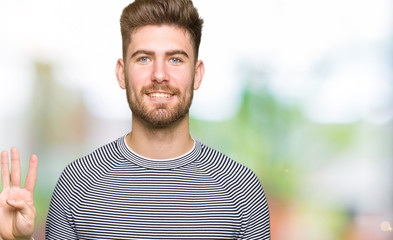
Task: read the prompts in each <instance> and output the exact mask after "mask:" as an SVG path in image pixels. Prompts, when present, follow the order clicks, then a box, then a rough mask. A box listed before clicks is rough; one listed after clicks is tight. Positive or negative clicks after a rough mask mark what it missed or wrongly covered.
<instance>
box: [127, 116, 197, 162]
mask: <svg viewBox="0 0 393 240" xmlns="http://www.w3.org/2000/svg"><path fill="white" fill-rule="evenodd" d="M126 143H127V145H128V147H129V148H130V149H132V151H134V152H135V153H137V154H139V155H141V156H144V157H146V158H151V159H157V160H159V159H170V158H176V157H178V156H181V155H183V154H185V153H187V152H189V151H190V150H191V149H192V147H193V146H194V140H193V139H192V138H191V135H190V132H189V122H188V114H187V115H186V116H185V117H184V118H183V119H179V120H178V121H176V122H175V123H173V124H172V125H170V126H167V127H161V128H154V127H152V126H150V125H148V124H147V123H145V122H143V120H140V119H138V118H137V117H135V116H133V117H132V131H131V132H130V133H129V134H128V135H127V136H126Z"/></svg>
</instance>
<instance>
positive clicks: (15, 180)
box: [11, 147, 20, 187]
mask: <svg viewBox="0 0 393 240" xmlns="http://www.w3.org/2000/svg"><path fill="white" fill-rule="evenodd" d="M11 183H12V186H13V187H20V161H19V151H18V149H17V148H16V147H13V148H11Z"/></svg>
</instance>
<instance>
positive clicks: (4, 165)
mask: <svg viewBox="0 0 393 240" xmlns="http://www.w3.org/2000/svg"><path fill="white" fill-rule="evenodd" d="M1 183H2V186H3V189H4V188H8V187H10V169H9V166H8V152H6V151H3V152H1Z"/></svg>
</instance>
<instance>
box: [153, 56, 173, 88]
mask: <svg viewBox="0 0 393 240" xmlns="http://www.w3.org/2000/svg"><path fill="white" fill-rule="evenodd" d="M152 80H153V81H156V82H159V83H160V82H163V81H168V80H169V79H168V72H167V66H166V64H165V62H164V61H155V62H154V63H153V74H152Z"/></svg>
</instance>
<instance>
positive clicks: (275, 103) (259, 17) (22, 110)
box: [0, 0, 393, 240]
mask: <svg viewBox="0 0 393 240" xmlns="http://www.w3.org/2000/svg"><path fill="white" fill-rule="evenodd" d="M128 3H129V1H125V0H118V1H76V0H69V1H59V0H35V1H27V0H19V1H12V0H0V149H2V150H9V149H10V148H11V147H12V146H18V147H19V149H20V151H21V156H22V160H23V163H22V167H23V170H24V172H26V170H27V168H28V159H29V156H30V154H31V153H36V154H38V156H39V161H40V165H39V173H38V174H39V177H38V183H37V187H36V196H35V203H36V205H37V214H38V216H37V227H36V228H37V231H36V233H35V237H36V239H37V240H39V239H44V225H45V218H46V215H47V211H48V207H49V201H50V197H51V194H52V192H53V189H54V186H55V184H56V181H57V179H58V177H59V175H60V173H61V171H62V169H63V168H64V167H65V166H66V165H67V164H68V163H70V162H71V161H73V160H75V159H77V158H79V157H81V156H84V155H86V154H88V153H90V152H91V151H93V150H94V149H96V148H97V147H100V146H102V145H104V144H106V143H108V142H110V141H113V140H115V139H117V138H118V137H120V136H122V135H125V134H126V133H127V132H128V131H129V130H130V128H131V126H130V111H129V108H128V105H127V101H126V98H125V92H124V91H122V90H121V89H120V88H119V87H118V85H117V81H116V78H115V74H114V71H115V64H116V61H117V59H118V58H120V57H121V37H120V27H119V17H120V14H121V11H122V9H123V8H124V7H125V6H126V5H127V4H128ZM194 4H195V6H196V7H197V8H198V9H199V12H200V15H201V16H202V17H203V18H204V20H205V25H204V30H203V37H202V43H201V49H200V58H201V59H202V60H204V62H205V66H206V74H205V77H204V81H203V84H202V87H201V89H199V90H198V91H196V93H195V97H194V102H193V106H192V109H191V131H192V135H193V136H194V138H196V139H198V140H199V141H201V142H203V143H205V144H207V145H209V146H211V147H213V148H216V149H217V150H220V151H221V152H223V153H225V154H227V155H228V156H230V157H231V158H233V159H235V160H237V161H238V162H241V163H242V164H244V165H246V166H248V167H250V168H251V169H252V170H254V172H255V173H256V174H257V175H258V177H259V179H260V181H261V182H262V184H263V186H264V189H265V192H266V195H267V198H268V202H269V207H270V212H271V226H272V239H276V240H281V239H286V240H289V239H290V240H292V239H293V240H295V239H296V240H297V239H303V240H304V239H310V240H315V239H318V240H333V239H334V240H336V239H337V240H353V239H357V240H363V239H364V240H366V239H367V240H371V239H372V240H388V239H390V240H391V239H393V232H392V225H393V184H392V182H393V181H392V180H393V148H392V146H393V26H392V25H393V2H392V1H390V0H356V1H355V0H295V1H293V0H291V1H289V0H279V1H277V0H261V1H255V0H253V1H252V0H243V1H241V2H240V1H234V0H225V1H224V0H215V1H204V0H194ZM23 176H25V174H24V175H23Z"/></svg>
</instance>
